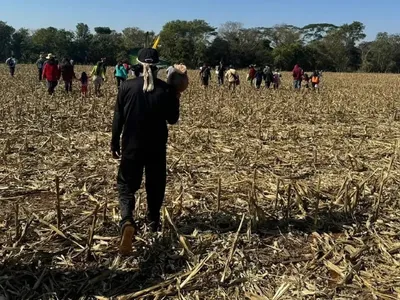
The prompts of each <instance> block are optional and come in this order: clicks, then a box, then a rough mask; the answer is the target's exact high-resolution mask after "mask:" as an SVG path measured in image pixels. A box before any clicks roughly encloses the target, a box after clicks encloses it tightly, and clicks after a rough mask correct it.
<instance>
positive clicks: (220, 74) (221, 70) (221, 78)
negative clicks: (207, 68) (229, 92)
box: [217, 62, 226, 85]
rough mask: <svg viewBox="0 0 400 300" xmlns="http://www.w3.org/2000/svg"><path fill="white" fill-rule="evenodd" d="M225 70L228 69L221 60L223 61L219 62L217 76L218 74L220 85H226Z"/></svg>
mask: <svg viewBox="0 0 400 300" xmlns="http://www.w3.org/2000/svg"><path fill="white" fill-rule="evenodd" d="M225 71H226V68H225V66H224V65H223V63H222V62H221V63H220V64H219V68H218V74H217V76H218V84H219V85H224V75H225Z"/></svg>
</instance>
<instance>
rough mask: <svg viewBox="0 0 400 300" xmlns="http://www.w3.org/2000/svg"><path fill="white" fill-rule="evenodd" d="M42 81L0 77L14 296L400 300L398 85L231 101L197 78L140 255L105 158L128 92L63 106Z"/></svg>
mask: <svg viewBox="0 0 400 300" xmlns="http://www.w3.org/2000/svg"><path fill="white" fill-rule="evenodd" d="M83 69H86V71H88V70H89V67H86V68H85V67H77V71H82V70H83ZM109 72H111V71H109ZM35 76H36V70H34V67H33V66H19V68H18V69H17V75H16V78H13V79H12V78H10V77H9V76H8V73H7V70H6V69H5V68H4V67H3V68H1V69H0V90H1V91H2V94H1V96H0V119H1V122H0V145H1V147H0V151H1V153H0V154H1V155H0V160H1V164H0V203H1V205H2V213H1V214H0V237H1V238H0V241H1V244H2V248H1V250H0V258H1V268H0V296H2V297H3V298H4V297H6V299H7V298H8V299H39V298H40V299H68V298H71V299H76V298H79V297H83V296H88V295H94V296H98V299H107V298H111V297H115V298H116V299H140V298H143V299H166V298H171V299H172V298H174V299H354V298H355V297H357V298H358V299H398V297H399V295H400V279H399V274H400V254H399V253H400V240H399V230H400V221H399V220H400V213H399V204H400V203H399V199H400V197H399V181H398V178H399V161H398V158H397V154H398V137H399V132H400V130H399V129H400V126H399V117H398V115H399V114H398V107H399V96H400V94H399V89H398V83H397V81H398V78H397V76H394V75H366V74H328V73H326V74H324V78H323V84H322V88H321V91H320V93H312V92H310V93H306V94H304V93H294V92H293V91H292V90H291V89H290V83H291V82H290V81H291V80H290V74H284V75H283V88H282V89H281V90H279V91H273V90H268V91H267V90H265V89H261V90H260V91H257V90H255V89H253V88H251V87H250V86H249V84H248V83H247V82H242V84H241V85H240V86H239V87H238V88H237V89H236V91H234V92H229V91H228V89H227V88H218V87H217V86H216V84H215V78H213V83H212V85H211V86H210V87H209V89H207V90H204V89H203V88H202V87H201V86H200V82H199V80H198V73H197V72H195V71H189V76H190V86H189V88H188V90H187V91H186V92H185V93H184V94H183V96H182V99H181V105H182V109H181V120H180V123H179V125H177V126H175V127H171V128H170V143H169V146H168V185H167V192H166V201H165V207H164V209H163V231H162V233H160V234H159V235H154V234H151V233H150V231H149V230H148V229H147V228H146V226H145V225H144V224H143V220H144V216H145V212H146V201H145V200H144V199H145V194H144V192H143V189H142V190H141V191H140V192H139V193H138V194H139V195H138V197H137V199H140V200H139V202H138V203H137V208H138V211H137V216H138V218H139V219H138V220H139V223H140V226H141V230H140V235H138V236H137V237H136V240H135V241H134V248H135V253H134V255H133V256H132V257H128V258H122V257H119V256H118V254H117V245H118V239H119V232H118V226H117V224H118V218H119V210H118V202H117V194H116V189H115V178H116V171H117V166H118V161H115V160H113V159H112V158H111V156H110V154H109V151H108V150H109V141H110V129H111V121H112V116H113V106H114V101H115V97H116V87H115V85H114V84H113V83H110V82H108V83H106V85H105V86H104V87H103V94H104V95H103V97H101V98H87V99H82V98H81V97H80V95H79V93H78V91H75V93H74V94H73V95H72V96H66V95H64V94H63V93H62V92H61V87H59V90H58V91H57V93H56V96H55V97H53V98H52V97H50V96H48V95H47V94H46V91H45V87H44V85H43V84H38V83H37V82H36V81H35ZM111 76H112V74H111V73H110V74H109V78H111ZM241 78H245V74H244V73H242V74H241ZM75 85H77V84H75ZM77 89H78V87H77V86H76V90H77ZM99 219H100V220H99ZM100 296H101V297H100Z"/></svg>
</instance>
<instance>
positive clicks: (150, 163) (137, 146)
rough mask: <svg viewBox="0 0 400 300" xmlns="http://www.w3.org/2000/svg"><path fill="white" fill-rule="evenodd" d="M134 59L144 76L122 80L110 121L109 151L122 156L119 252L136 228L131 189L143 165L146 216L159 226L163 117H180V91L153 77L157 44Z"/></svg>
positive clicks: (124, 250) (124, 249)
mask: <svg viewBox="0 0 400 300" xmlns="http://www.w3.org/2000/svg"><path fill="white" fill-rule="evenodd" d="M138 61H139V63H140V65H141V67H142V68H141V69H142V70H141V73H142V74H143V76H140V77H138V78H135V79H132V80H128V81H126V82H124V83H123V84H122V85H121V87H120V89H119V91H118V98H117V102H116V105H115V112H114V120H113V126H112V140H111V152H112V154H113V157H114V158H119V157H121V164H120V167H119V171H118V177H117V187H118V193H119V204H120V209H121V217H122V220H121V223H120V226H121V235H122V238H121V243H120V248H119V250H120V253H121V254H122V255H127V254H129V253H130V252H131V251H132V238H133V236H134V234H135V232H136V225H135V222H134V220H133V210H134V207H135V197H134V195H135V192H136V191H137V190H138V189H139V188H140V185H141V182H142V176H143V169H145V171H146V172H145V174H146V192H147V207H148V213H147V219H148V222H149V223H150V228H151V230H152V231H157V230H159V227H160V209H161V206H162V203H163V200H164V194H165V185H166V144H167V140H168V127H167V123H169V124H175V123H176V122H178V119H179V105H180V103H179V98H180V93H179V92H177V90H176V89H175V88H174V87H172V86H171V85H169V84H167V83H166V82H164V81H162V80H160V79H158V78H156V69H157V68H156V66H155V64H156V63H158V62H159V57H158V53H157V50H155V49H147V48H146V49H142V50H140V51H139V53H138ZM121 132H122V153H121V150H120V135H121Z"/></svg>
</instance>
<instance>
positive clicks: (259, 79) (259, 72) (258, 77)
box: [254, 67, 264, 90]
mask: <svg viewBox="0 0 400 300" xmlns="http://www.w3.org/2000/svg"><path fill="white" fill-rule="evenodd" d="M254 77H255V79H256V88H257V89H258V90H259V89H260V87H261V84H262V81H263V78H264V72H263V70H262V69H261V67H260V68H258V70H257V72H256V75H255V76H254Z"/></svg>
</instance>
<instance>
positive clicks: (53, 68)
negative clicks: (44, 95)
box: [43, 53, 61, 95]
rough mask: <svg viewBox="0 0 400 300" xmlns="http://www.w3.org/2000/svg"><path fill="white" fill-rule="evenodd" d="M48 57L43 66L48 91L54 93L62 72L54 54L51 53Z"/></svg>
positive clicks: (50, 93)
mask: <svg viewBox="0 0 400 300" xmlns="http://www.w3.org/2000/svg"><path fill="white" fill-rule="evenodd" d="M46 59H47V62H46V64H45V65H44V68H43V79H46V81H47V91H48V92H49V95H53V94H54V90H55V88H56V86H57V84H58V80H59V79H60V76H61V73H60V68H59V66H58V63H57V62H56V60H55V58H54V56H53V54H51V53H49V54H48V55H47V57H46Z"/></svg>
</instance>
